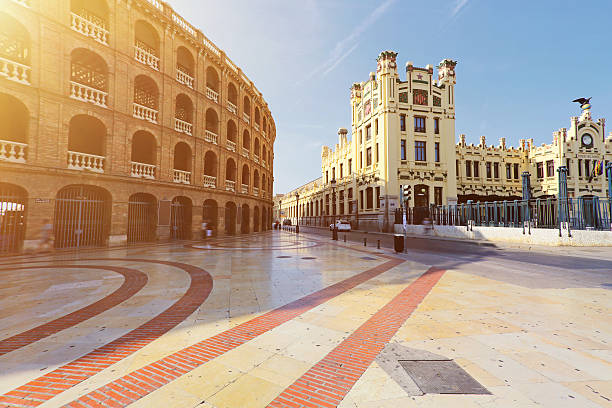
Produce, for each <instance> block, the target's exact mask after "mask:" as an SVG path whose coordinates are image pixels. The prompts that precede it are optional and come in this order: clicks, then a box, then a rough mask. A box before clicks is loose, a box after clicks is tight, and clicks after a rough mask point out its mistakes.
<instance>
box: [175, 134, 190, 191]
mask: <svg viewBox="0 0 612 408" xmlns="http://www.w3.org/2000/svg"><path fill="white" fill-rule="evenodd" d="M173 180H174V182H175V183H182V184H191V147H189V145H188V144H187V143H185V142H178V143H177V144H176V146H174V179H173Z"/></svg>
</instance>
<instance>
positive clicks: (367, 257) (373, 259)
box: [361, 256, 376, 261]
mask: <svg viewBox="0 0 612 408" xmlns="http://www.w3.org/2000/svg"><path fill="white" fill-rule="evenodd" d="M361 259H365V260H366V261H375V260H376V258H371V257H369V256H362V257H361Z"/></svg>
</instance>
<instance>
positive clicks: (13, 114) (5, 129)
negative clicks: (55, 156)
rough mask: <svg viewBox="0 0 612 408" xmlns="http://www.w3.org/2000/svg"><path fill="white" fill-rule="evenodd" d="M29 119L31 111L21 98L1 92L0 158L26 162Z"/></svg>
mask: <svg viewBox="0 0 612 408" xmlns="http://www.w3.org/2000/svg"><path fill="white" fill-rule="evenodd" d="M0 57H2V55H1V54H0ZM29 121H30V113H29V112H28V109H27V108H26V106H25V105H24V104H23V103H22V102H21V101H20V100H19V99H17V98H15V97H14V96H12V95H8V94H0V139H1V140H2V144H1V145H0V160H5V161H10V162H15V163H25V162H26V158H27V157H26V153H27V146H28V123H29Z"/></svg>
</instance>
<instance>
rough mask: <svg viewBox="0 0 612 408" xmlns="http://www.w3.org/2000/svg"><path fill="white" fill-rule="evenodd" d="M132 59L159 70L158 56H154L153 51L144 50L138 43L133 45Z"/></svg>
mask: <svg viewBox="0 0 612 408" xmlns="http://www.w3.org/2000/svg"><path fill="white" fill-rule="evenodd" d="M134 59H136V61H138V62H140V63H142V64H145V65H148V66H150V67H151V68H153V69H154V70H156V71H159V57H157V56H155V55H154V54H153V53H151V52H149V51H147V50H145V49H144V48H141V47H139V46H138V45H135V46H134Z"/></svg>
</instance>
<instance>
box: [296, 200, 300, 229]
mask: <svg viewBox="0 0 612 408" xmlns="http://www.w3.org/2000/svg"><path fill="white" fill-rule="evenodd" d="M295 208H296V209H297V214H296V215H297V220H296V222H295V233H296V234H299V233H300V194H299V193H295Z"/></svg>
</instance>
